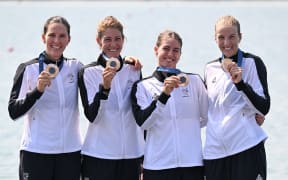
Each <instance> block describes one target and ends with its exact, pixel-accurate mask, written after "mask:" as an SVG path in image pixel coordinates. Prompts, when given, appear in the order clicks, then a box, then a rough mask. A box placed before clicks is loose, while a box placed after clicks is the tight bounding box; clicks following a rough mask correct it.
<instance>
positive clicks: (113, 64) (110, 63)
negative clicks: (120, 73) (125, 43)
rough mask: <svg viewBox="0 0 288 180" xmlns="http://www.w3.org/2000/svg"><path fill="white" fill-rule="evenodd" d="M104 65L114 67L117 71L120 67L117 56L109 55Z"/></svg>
mask: <svg viewBox="0 0 288 180" xmlns="http://www.w3.org/2000/svg"><path fill="white" fill-rule="evenodd" d="M106 67H114V68H115V69H116V71H117V70H118V69H119V68H120V61H119V60H118V59H117V58H114V57H111V58H109V60H108V61H107V62H106Z"/></svg>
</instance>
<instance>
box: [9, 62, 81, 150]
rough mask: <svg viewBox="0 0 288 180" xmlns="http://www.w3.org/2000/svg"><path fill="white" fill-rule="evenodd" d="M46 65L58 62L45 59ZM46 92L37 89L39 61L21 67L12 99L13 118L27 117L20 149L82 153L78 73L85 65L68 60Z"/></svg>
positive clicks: (14, 85) (16, 75) (10, 102)
mask: <svg viewBox="0 0 288 180" xmlns="http://www.w3.org/2000/svg"><path fill="white" fill-rule="evenodd" d="M44 62H45V63H44V69H45V67H46V65H47V63H55V62H53V61H49V60H47V59H45V61H44ZM60 63H63V65H62V68H61V70H60V72H59V74H58V75H57V76H56V78H54V79H53V80H52V83H51V85H50V86H49V87H47V88H46V89H45V91H44V93H40V92H39V91H37V90H36V85H37V79H38V75H39V63H38V58H36V59H33V60H31V61H29V62H26V63H22V64H20V65H19V67H18V69H17V72H16V74H15V77H14V83H13V87H12V90H11V95H10V100H9V107H8V109H9V113H10V116H11V118H12V119H17V118H19V117H21V116H23V115H24V132H23V136H22V140H21V147H20V149H21V150H26V151H30V152H35V153H44V154H58V153H68V152H75V151H79V150H81V135H80V129H79V109H78V86H77V85H78V83H77V74H78V71H79V70H80V68H81V67H82V63H80V62H79V61H77V60H75V59H66V58H63V60H62V61H61V62H60Z"/></svg>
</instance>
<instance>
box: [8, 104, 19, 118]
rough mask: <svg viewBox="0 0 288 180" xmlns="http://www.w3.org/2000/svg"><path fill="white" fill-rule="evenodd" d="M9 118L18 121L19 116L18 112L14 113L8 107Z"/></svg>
mask: <svg viewBox="0 0 288 180" xmlns="http://www.w3.org/2000/svg"><path fill="white" fill-rule="evenodd" d="M8 112H9V116H10V118H11V119H12V120H13V121H16V120H17V118H18V117H19V115H18V114H17V113H16V111H13V110H12V109H11V108H10V107H8Z"/></svg>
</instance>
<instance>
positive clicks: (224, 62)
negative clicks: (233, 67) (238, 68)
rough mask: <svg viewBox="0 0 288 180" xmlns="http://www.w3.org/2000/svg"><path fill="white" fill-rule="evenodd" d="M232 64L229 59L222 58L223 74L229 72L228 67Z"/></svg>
mask: <svg viewBox="0 0 288 180" xmlns="http://www.w3.org/2000/svg"><path fill="white" fill-rule="evenodd" d="M232 63H233V61H232V59H230V58H224V59H222V64H221V65H222V68H223V70H224V71H225V72H228V71H229V69H228V68H229V65H230V64H232Z"/></svg>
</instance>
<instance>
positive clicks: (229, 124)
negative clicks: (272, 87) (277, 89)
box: [204, 16, 270, 180]
mask: <svg viewBox="0 0 288 180" xmlns="http://www.w3.org/2000/svg"><path fill="white" fill-rule="evenodd" d="M241 38H242V34H241V32H240V23H239V22H238V20H237V19H235V18H234V17H233V16H223V17H221V18H220V19H219V20H218V21H217V22H216V25H215V40H216V43H217V45H218V47H219V49H220V51H221V53H222V54H223V55H222V57H221V58H218V59H216V60H214V61H212V62H210V63H208V64H207V65H206V68H205V83H206V86H207V92H208V97H209V111H208V123H207V128H206V142H205V148H204V159H205V161H204V162H205V173H206V179H207V180H244V179H245V180H266V154H265V148H264V141H265V140H266V138H267V135H266V134H265V132H264V130H263V129H262V128H261V126H260V125H261V124H262V123H263V120H264V117H263V116H264V115H266V114H267V113H268V111H269V108H270V96H269V93H268V85H267V72H266V67H265V65H264V63H263V61H262V60H261V58H260V57H258V56H255V55H253V54H250V53H247V52H243V51H242V50H240V49H239V47H238V46H239V43H240V41H241ZM255 116H256V121H255Z"/></svg>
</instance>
